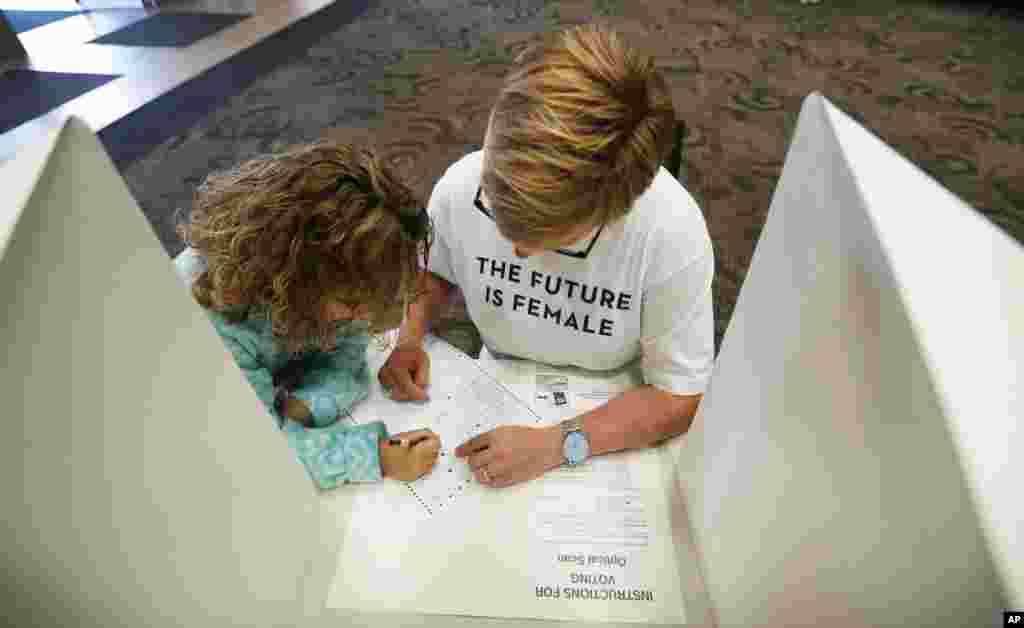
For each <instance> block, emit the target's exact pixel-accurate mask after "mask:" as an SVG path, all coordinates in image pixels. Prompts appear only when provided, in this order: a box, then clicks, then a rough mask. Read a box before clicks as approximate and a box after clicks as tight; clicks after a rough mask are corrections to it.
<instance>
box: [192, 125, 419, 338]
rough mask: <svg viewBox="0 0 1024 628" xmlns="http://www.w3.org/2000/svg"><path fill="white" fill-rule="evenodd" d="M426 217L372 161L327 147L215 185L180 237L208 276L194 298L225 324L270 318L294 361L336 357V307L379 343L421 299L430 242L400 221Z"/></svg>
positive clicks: (272, 160)
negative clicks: (355, 311) (316, 352)
mask: <svg viewBox="0 0 1024 628" xmlns="http://www.w3.org/2000/svg"><path fill="white" fill-rule="evenodd" d="M422 206H423V205H422V202H421V199H419V198H417V196H416V195H415V194H414V193H413V192H412V190H411V189H410V188H408V187H407V186H406V185H404V184H403V183H402V182H401V181H399V180H398V179H397V178H396V177H395V176H394V174H393V173H392V172H391V171H390V170H389V169H388V168H387V167H386V166H385V165H384V164H383V162H382V161H381V160H380V159H379V158H378V157H377V155H375V154H374V153H373V152H372V151H369V150H356V149H355V148H353V147H351V146H348V145H345V144H338V143H333V142H318V143H315V144H310V145H303V146H298V147H294V148H291V149H289V150H286V151H285V152H283V153H281V154H277V155H271V156H265V157H260V158H257V159H253V160H250V161H247V162H245V163H243V164H241V165H240V166H238V167H237V168H235V169H233V170H229V171H227V172H222V173H214V174H211V175H209V176H208V177H207V178H206V180H205V181H204V182H203V183H202V185H201V186H200V187H199V189H198V190H197V192H196V196H195V202H194V205H193V208H192V211H191V214H190V216H189V218H188V221H187V222H186V223H184V224H181V225H179V226H178V234H179V235H180V236H181V238H182V239H183V240H184V241H185V243H186V244H188V245H189V246H191V247H192V248H194V249H195V250H197V251H198V252H199V253H200V254H201V255H202V256H203V257H204V258H205V261H206V265H207V270H206V271H205V272H203V273H202V274H201V275H200V276H199V278H198V279H197V280H196V281H195V282H194V283H193V286H192V294H193V296H194V297H195V298H196V300H197V301H198V302H199V303H200V305H202V306H203V307H205V308H208V309H211V310H214V311H217V312H219V313H222V314H223V315H224V316H225V317H226V318H227V319H228V320H229V321H231V322H236V323H237V322H240V321H242V320H244V319H246V318H247V317H249V316H252V315H266V316H269V317H270V320H271V323H272V327H273V332H274V336H275V339H277V340H278V341H279V342H280V344H281V345H282V346H283V348H285V349H286V350H288V351H290V352H293V353H298V352H301V351H304V350H310V349H320V350H324V351H326V350H330V349H331V348H332V347H333V344H334V341H335V339H336V335H337V333H338V331H339V326H340V325H341V324H344V322H341V323H339V322H338V321H332V320H330V319H329V317H328V316H327V315H326V313H325V311H326V307H327V306H328V305H329V304H332V303H343V304H345V305H348V306H350V307H357V306H360V305H361V306H366V308H367V310H368V318H369V321H370V332H371V333H372V334H379V333H381V332H383V331H385V330H387V329H390V328H394V327H397V326H398V325H399V324H400V323H401V320H402V314H403V306H404V304H405V303H406V302H407V301H412V300H415V298H416V297H417V296H418V294H419V292H418V291H419V289H420V273H421V269H422V268H425V267H426V255H427V254H428V252H429V247H430V244H431V231H430V229H429V224H427V225H426V227H427V228H426V231H425V232H422V233H420V234H419V235H418V236H416V237H413V236H411V235H410V234H409V233H408V230H407V228H403V225H402V222H403V218H402V217H403V216H410V215H414V214H415V212H416V210H418V209H419V208H421V207H422ZM421 226H423V225H421ZM421 256H422V258H423V264H422V267H421V265H420V260H421ZM378 340H380V339H379V338H378Z"/></svg>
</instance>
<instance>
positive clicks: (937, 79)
mask: <svg viewBox="0 0 1024 628" xmlns="http://www.w3.org/2000/svg"><path fill="white" fill-rule="evenodd" d="M595 18H596V19H601V20H605V21H607V22H609V23H611V24H613V25H615V26H616V27H618V28H619V29H620V30H621V31H622V32H624V33H625V34H626V35H627V37H629V39H630V41H632V42H634V43H636V44H638V45H641V46H644V47H645V48H646V49H647V50H649V51H650V52H651V53H653V54H654V55H655V56H656V58H657V59H658V61H659V64H660V65H661V66H662V68H663V70H664V71H665V73H666V76H667V78H668V79H669V82H670V85H671V86H672V88H673V95H674V101H675V106H676V110H677V112H678V114H679V116H680V117H681V118H682V119H684V120H685V121H686V124H687V126H688V127H689V129H690V134H689V136H688V137H687V139H686V143H685V146H686V149H685V154H684V163H685V166H684V169H685V172H686V177H685V181H686V185H687V188H688V189H689V190H690V192H691V193H692V194H693V195H694V197H695V198H696V199H697V201H698V203H700V205H701V208H702V209H703V211H704V215H705V218H706V220H707V223H708V228H709V231H710V233H711V237H712V240H713V241H714V245H715V253H716V259H717V266H718V273H717V277H716V280H715V286H714V293H715V317H716V332H715V335H716V347H718V346H720V344H721V338H722V335H723V334H724V332H725V329H726V327H727V325H728V322H729V318H730V316H731V313H732V309H733V306H734V304H735V302H736V297H737V295H738V292H739V288H740V285H741V283H742V281H743V278H744V276H745V274H746V270H747V267H748V265H749V263H750V259H751V256H752V253H753V250H754V245H755V244H756V242H757V238H758V236H759V234H760V230H761V227H762V226H763V224H764V220H765V217H766V213H767V210H768V205H769V202H770V200H771V194H772V191H773V189H774V187H775V182H776V180H777V179H778V176H779V174H780V172H781V168H782V163H783V159H784V157H785V152H786V148H787V146H788V142H789V139H790V136H791V134H792V131H793V128H794V123H795V121H796V116H797V113H798V111H799V106H800V103H801V101H802V99H803V98H804V97H805V96H806V95H807V94H808V93H810V92H812V91H815V90H817V91H820V92H822V93H823V94H824V95H825V97H826V98H828V99H830V100H831V101H832V102H833V103H835V104H836V105H837V106H839V107H840V108H841V109H843V110H844V111H846V112H847V113H848V114H850V115H852V116H853V117H855V118H856V119H857V120H859V121H860V122H861V124H863V125H864V126H866V127H867V128H868V129H870V130H871V131H872V132H873V133H875V134H876V135H878V136H879V137H880V138H882V140H884V141H885V142H886V143H888V144H889V145H890V146H892V147H894V148H895V149H896V150H897V151H898V152H900V153H901V154H902V155H904V156H905V157H907V158H908V159H910V160H911V161H912V162H914V163H915V164H917V165H918V166H919V167H921V168H923V169H924V170H925V171H927V172H928V173H929V174H930V175H931V176H932V177H934V178H935V179H937V180H938V181H940V182H941V183H942V184H943V185H945V186H946V187H947V188H948V189H950V190H951V191H952V192H953V193H954V194H956V195H957V196H959V197H960V198H962V199H963V200H964V201H966V202H967V203H968V204H970V205H971V206H973V207H974V208H975V209H977V210H978V211H979V212H981V213H982V214H983V215H985V216H986V217H987V218H988V219H989V220H991V221H992V222H993V223H994V224H996V225H998V226H999V227H1000V228H1001V229H1003V230H1004V231H1006V232H1007V233H1009V234H1010V235H1011V236H1012V237H1014V238H1015V239H1017V240H1018V241H1019V242H1022V243H1024V171H1022V169H1021V167H1020V164H1021V163H1024V69H1022V68H1024V63H1022V60H1024V37H1022V35H1024V25H1022V23H1021V22H1020V21H1018V20H1016V19H1013V18H1010V17H1005V16H1003V15H999V14H995V15H989V14H986V13H985V12H984V11H970V10H967V9H962V8H958V7H956V6H952V5H932V4H929V3H925V2H905V3H888V2H881V1H880V0H856V1H852V0H847V1H830V0H823V1H822V2H821V3H819V4H816V5H802V4H800V2H799V1H798V0H784V1H783V0H740V1H736V0H729V1H716V0H695V1H690V2H680V1H678V0H675V1H673V0H649V1H646V2H643V1H640V0H628V1H627V0H549V1H545V0H521V1H517V2H508V1H506V2H497V1H487V0H419V1H416V0H395V1H390V0H382V1H381V2H380V3H379V4H378V6H377V8H374V9H372V10H371V11H369V12H368V13H367V14H365V15H364V16H362V17H360V18H359V19H357V20H356V21H355V22H353V23H352V24H349V25H347V26H345V27H344V28H342V29H340V30H339V31H337V32H335V33H333V34H331V35H330V36H328V37H326V38H324V39H322V40H320V41H317V42H314V43H312V45H311V47H310V48H309V49H308V51H307V52H306V54H305V56H304V57H302V58H301V59H299V60H298V61H296V62H295V63H292V64H289V65H287V66H284V67H281V68H279V69H278V70H276V71H274V72H273V73H272V74H271V75H268V76H267V77H265V78H264V79H262V80H260V81H258V82H257V83H256V84H254V85H253V86H251V87H250V88H249V89H247V90H246V91H245V92H243V93H241V94H239V95H238V96H236V97H235V98H233V99H232V101H231V102H230V104H229V105H227V106H226V107H224V108H223V109H221V110H220V111H217V112H215V113H214V114H212V115H210V116H209V117H208V118H207V119H206V120H204V121H203V122H201V123H200V124H198V125H196V126H195V127H194V128H192V129H191V130H190V131H189V132H188V133H187V134H185V135H183V136H181V137H176V138H172V139H170V140H169V141H167V142H166V143H164V144H163V145H162V146H160V147H159V148H157V149H156V150H154V151H153V152H152V153H151V154H150V155H149V156H147V157H146V158H144V159H142V160H140V161H138V162H136V163H134V164H132V165H131V166H129V167H128V168H127V169H126V171H125V172H124V175H125V177H126V179H127V180H128V182H129V185H130V186H131V188H132V190H133V192H134V193H135V195H136V198H137V199H138V200H139V202H140V204H141V205H142V207H143V209H144V210H145V212H146V214H147V216H148V217H149V219H150V220H151V222H152V224H153V226H154V229H155V230H156V231H157V233H158V235H159V237H160V238H161V241H162V242H163V244H164V246H165V247H166V249H167V251H168V253H169V254H171V255H175V254H177V253H178V251H179V250H180V249H181V244H180V243H179V242H177V240H176V237H175V236H174V235H173V229H172V214H173V212H174V210H175V209H177V208H179V207H185V206H187V205H188V202H189V199H190V195H191V193H192V190H193V189H194V187H195V185H196V184H198V183H199V182H200V181H201V179H202V178H203V177H204V176H205V175H206V174H207V173H208V172H209V171H211V170H214V169H219V168H223V167H226V166H229V165H231V164H233V163H236V162H237V161H239V160H243V159H246V158H248V157H251V156H253V155H256V154H259V153H261V152H265V151H268V150H272V149H273V148H275V147H277V146H280V145H284V144H289V143H293V142H299V141H306V140H312V139H315V138H317V137H321V136H329V137H333V138H337V139H342V140H346V141H355V142H364V143H368V144H372V145H375V146H376V147H378V148H379V149H380V150H382V151H383V152H384V153H385V154H386V155H387V158H388V159H389V161H390V162H391V163H392V165H394V166H395V167H396V168H397V169H398V170H399V171H400V172H401V173H403V174H404V175H405V176H406V177H408V178H410V179H411V180H412V181H413V182H414V184H415V186H416V187H417V189H418V190H419V191H420V192H421V193H422V194H423V195H424V197H426V196H427V195H429V192H430V188H431V185H432V182H433V181H435V180H436V179H437V178H438V177H439V176H440V175H441V173H442V172H443V171H444V169H445V168H446V167H447V166H448V165H449V164H450V163H452V162H453V161H455V160H456V159H457V158H459V157H460V156H462V155H464V154H465V153H467V152H470V151H472V150H476V149H478V148H479V143H480V142H481V140H482V136H483V132H484V129H485V127H486V124H487V114H488V112H489V109H490V106H491V103H492V102H493V100H494V98H495V96H496V95H497V91H498V89H499V88H500V85H501V81H502V77H503V76H504V74H505V73H506V72H507V70H508V69H509V68H510V67H511V61H512V58H513V57H514V55H515V54H516V53H517V52H518V51H519V50H521V49H522V48H523V47H525V46H526V45H528V44H529V42H530V41H531V40H532V39H534V38H535V37H536V35H537V34H538V33H540V32H542V31H545V30H548V29H552V28H558V27H565V26H569V25H572V24H576V23H582V22H585V21H588V20H590V19H595ZM1014 164H1017V165H1016V166H1015V165H1014ZM950 247H951V249H952V250H955V249H956V243H955V242H950ZM448 319H449V323H448V324H447V325H446V327H445V330H444V331H443V332H442V335H445V336H446V337H447V338H448V339H449V340H451V341H452V342H453V343H454V344H456V345H458V346H460V347H461V348H463V349H464V350H466V351H467V352H468V353H470V354H471V355H475V354H476V353H477V352H478V351H479V338H478V337H477V336H476V334H475V330H474V329H473V328H472V325H471V324H469V323H467V322H466V321H465V320H463V319H462V318H461V315H460V312H459V311H458V308H457V307H453V308H452V310H451V311H450V312H449V315H448Z"/></svg>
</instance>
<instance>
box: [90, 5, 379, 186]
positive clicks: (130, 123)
mask: <svg viewBox="0 0 1024 628" xmlns="http://www.w3.org/2000/svg"><path fill="white" fill-rule="evenodd" d="M374 4H376V0H349V1H344V0H342V1H339V2H335V3H333V4H331V5H328V6H327V7H324V8H323V9H321V10H320V11H317V12H316V13H313V14H311V15H307V16H306V17H304V18H302V19H301V20H298V21H297V22H295V23H294V24H292V25H290V26H288V27H287V28H285V29H283V30H282V31H280V32H278V33H276V34H274V35H272V36H270V37H268V38H266V39H264V40H263V41H261V42H259V43H257V44H256V45H254V46H252V47H250V48H248V49H246V50H243V51H241V52H239V53H238V54H236V55H235V56H233V57H231V58H230V59H227V60H226V61H224V62H222V63H220V64H219V65H217V66H215V67H213V68H210V69H209V70H207V71H206V72H204V73H203V74H201V75H199V76H197V77H195V78H193V79H191V80H189V81H188V82H186V83H184V84H182V85H179V86H178V87H177V88H175V89H173V90H171V91H170V92H168V93H167V94H164V95H163V96H161V97H159V98H156V99H154V100H153V101H151V102H149V103H147V104H145V105H143V106H142V107H141V108H139V109H137V110H135V111H134V112H132V113H130V114H128V115H127V116H125V117H123V118H121V119H120V120H118V121H116V122H114V123H112V124H111V125H109V126H107V127H106V128H105V129H103V130H101V131H100V132H99V137H100V140H101V141H102V142H103V145H104V146H105V147H106V149H107V152H109V153H110V156H111V158H112V159H113V160H114V163H115V164H117V167H118V168H125V167H126V166H128V165H129V164H131V163H132V162H134V161H135V160H137V159H139V158H141V157H143V156H145V155H146V154H148V153H149V151H151V150H153V149H154V148H156V147H157V146H159V145H160V144H161V143H163V142H164V141H165V140H167V139H168V138H170V137H173V136H175V135H178V134H180V133H183V132H184V131H186V130H187V129H189V128H190V127H192V126H193V125H194V124H196V123H197V122H199V121H200V120H202V119H203V118H204V117H205V116H207V115H209V114H210V113H211V112H213V111H216V110H217V108H218V107H220V106H223V105H224V104H225V103H227V101H228V100H229V99H230V98H231V97H232V96H234V95H235V94H237V93H239V92H240V91H242V90H243V89H245V88H246V87H248V86H249V85H250V84H252V83H253V82H254V81H255V80H256V79H258V78H260V77H261V76H264V75H266V74H268V73H269V72H270V71H271V70H273V69H274V68H275V67H278V66H280V65H283V64H285V63H287V62H288V61H291V60H292V59H294V58H296V57H298V56H300V55H301V54H302V53H303V52H304V51H305V50H307V49H308V48H309V47H310V46H312V45H313V44H314V43H315V42H316V41H317V40H319V39H321V38H323V37H324V36H326V35H328V34H330V33H333V32H334V31H336V30H338V29H339V28H341V27H342V26H344V25H345V24H348V23H350V22H352V21H353V20H355V19H356V18H357V17H359V16H360V15H362V14H363V13H365V12H366V11H367V9H369V8H370V7H371V6H373V5H374Z"/></svg>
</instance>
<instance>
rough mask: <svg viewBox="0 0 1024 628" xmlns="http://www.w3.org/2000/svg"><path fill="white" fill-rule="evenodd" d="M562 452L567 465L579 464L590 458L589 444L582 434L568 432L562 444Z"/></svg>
mask: <svg viewBox="0 0 1024 628" xmlns="http://www.w3.org/2000/svg"><path fill="white" fill-rule="evenodd" d="M562 452H563V453H564V454H565V460H566V461H567V462H568V463H569V464H580V463H581V462H583V461H584V460H586V459H587V458H588V457H589V456H590V443H589V442H587V437H586V436H585V435H584V434H583V432H569V433H568V434H566V436H565V442H564V443H563V444H562Z"/></svg>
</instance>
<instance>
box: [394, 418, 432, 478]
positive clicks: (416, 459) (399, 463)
mask: <svg viewBox="0 0 1024 628" xmlns="http://www.w3.org/2000/svg"><path fill="white" fill-rule="evenodd" d="M440 451H441V438H440V437H439V436H438V435H437V434H435V433H434V432H432V431H430V430H413V431H411V432H402V433H401V434H395V435H393V436H391V437H390V438H387V439H384V440H381V441H380V467H381V471H382V472H383V474H384V477H385V478H389V479H392V480H401V481H403V482H412V481H414V480H417V479H419V478H421V477H423V476H424V475H426V474H427V473H428V472H429V471H430V470H431V469H433V468H434V465H435V464H436V463H437V456H438V452H440Z"/></svg>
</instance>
